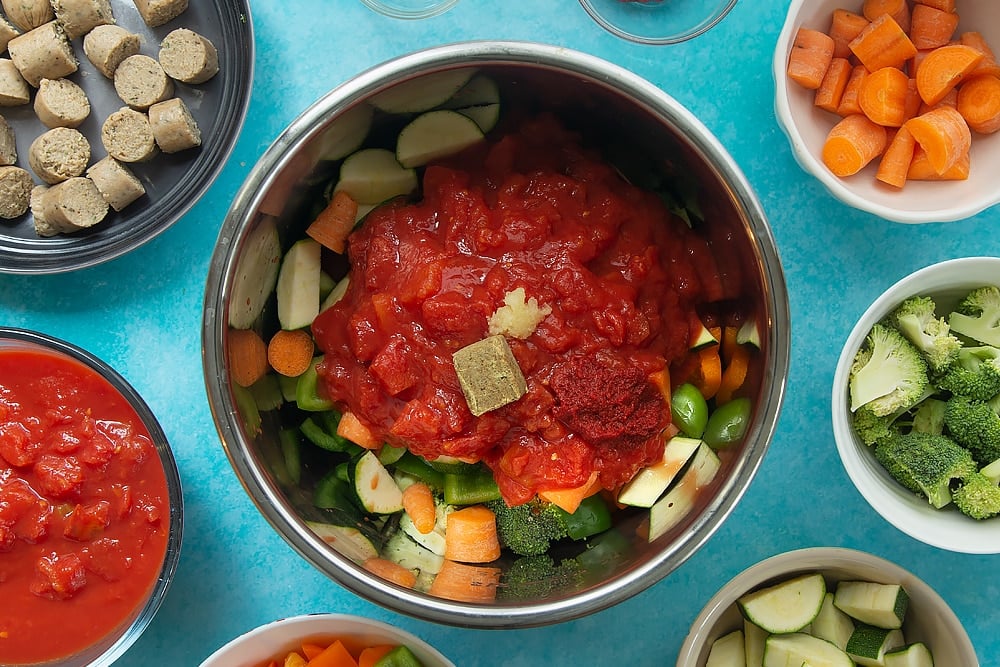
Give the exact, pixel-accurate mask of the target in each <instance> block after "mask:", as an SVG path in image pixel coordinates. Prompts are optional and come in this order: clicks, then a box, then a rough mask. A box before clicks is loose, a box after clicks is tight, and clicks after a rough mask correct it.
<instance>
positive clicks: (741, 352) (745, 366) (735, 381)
mask: <svg viewBox="0 0 1000 667" xmlns="http://www.w3.org/2000/svg"><path fill="white" fill-rule="evenodd" d="M749 368H750V348H749V347H748V346H746V345H736V347H735V348H734V349H733V352H732V355H731V357H730V359H729V363H728V364H727V365H726V370H724V371H723V372H722V382H721V383H720V385H719V393H717V394H716V395H715V402H716V404H717V405H722V404H724V403H728V402H729V401H731V400H733V394H734V393H735V392H736V390H738V389H739V388H740V387H742V386H743V382H744V381H746V379H747V371H748V370H749Z"/></svg>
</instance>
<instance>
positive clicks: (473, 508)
mask: <svg viewBox="0 0 1000 667" xmlns="http://www.w3.org/2000/svg"><path fill="white" fill-rule="evenodd" d="M444 557H445V558H447V559H448V560H453V561H458V562H461V563H490V562H493V561H495V560H496V559H497V558H499V557H500V541H499V539H498V537H497V521H496V516H495V515H494V514H493V512H492V510H490V509H489V508H487V507H484V506H483V505H470V506H469V507H463V508H462V509H460V510H455V511H454V512H452V513H451V514H449V515H448V523H447V525H446V527H445V532H444Z"/></svg>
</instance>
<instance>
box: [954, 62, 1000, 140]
mask: <svg viewBox="0 0 1000 667" xmlns="http://www.w3.org/2000/svg"><path fill="white" fill-rule="evenodd" d="M955 108H956V109H958V113H960V114H962V118H964V119H965V122H966V123H968V124H969V128H970V129H972V130H973V131H975V132H979V133H980V134H992V133H993V132H996V131H997V130H1000V78H997V77H995V76H993V75H992V74H983V75H982V76H977V77H975V78H974V79H971V80H969V81H966V82H965V83H963V84H962V86H961V88H959V90H958V95H957V99H956V101H955Z"/></svg>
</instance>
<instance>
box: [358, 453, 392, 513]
mask: <svg viewBox="0 0 1000 667" xmlns="http://www.w3.org/2000/svg"><path fill="white" fill-rule="evenodd" d="M354 492H355V493H357V494H358V499H359V500H360V501H361V506H362V507H363V508H364V509H365V511H367V512H371V513H372V514H394V513H395V512H401V511H402V510H403V492H402V491H400V490H399V486H398V485H397V484H396V480H394V479H393V478H392V475H391V474H390V473H389V471H388V470H386V468H385V466H384V465H382V462H381V461H379V460H378V456H376V455H375V452H373V451H371V450H368V451H366V452H365V453H364V454H362V455H361V458H359V459H358V460H357V462H355V463H354Z"/></svg>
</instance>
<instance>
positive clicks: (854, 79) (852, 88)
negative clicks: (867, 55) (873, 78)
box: [837, 65, 868, 116]
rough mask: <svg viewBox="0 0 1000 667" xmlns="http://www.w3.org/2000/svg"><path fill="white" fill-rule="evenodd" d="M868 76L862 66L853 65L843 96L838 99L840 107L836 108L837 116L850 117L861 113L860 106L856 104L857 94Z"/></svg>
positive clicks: (866, 70)
mask: <svg viewBox="0 0 1000 667" xmlns="http://www.w3.org/2000/svg"><path fill="white" fill-rule="evenodd" d="M867 76H868V69H867V68H866V67H865V66H864V65H855V66H854V67H853V69H851V78H850V79H848V80H847V86H846V87H845V88H844V94H843V95H841V97H840V105H839V106H838V107H837V115H838V116H850V115H851V114H855V113H862V111H861V105H860V104H858V93H859V92H860V91H861V86H862V85H864V82H865V78H867Z"/></svg>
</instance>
